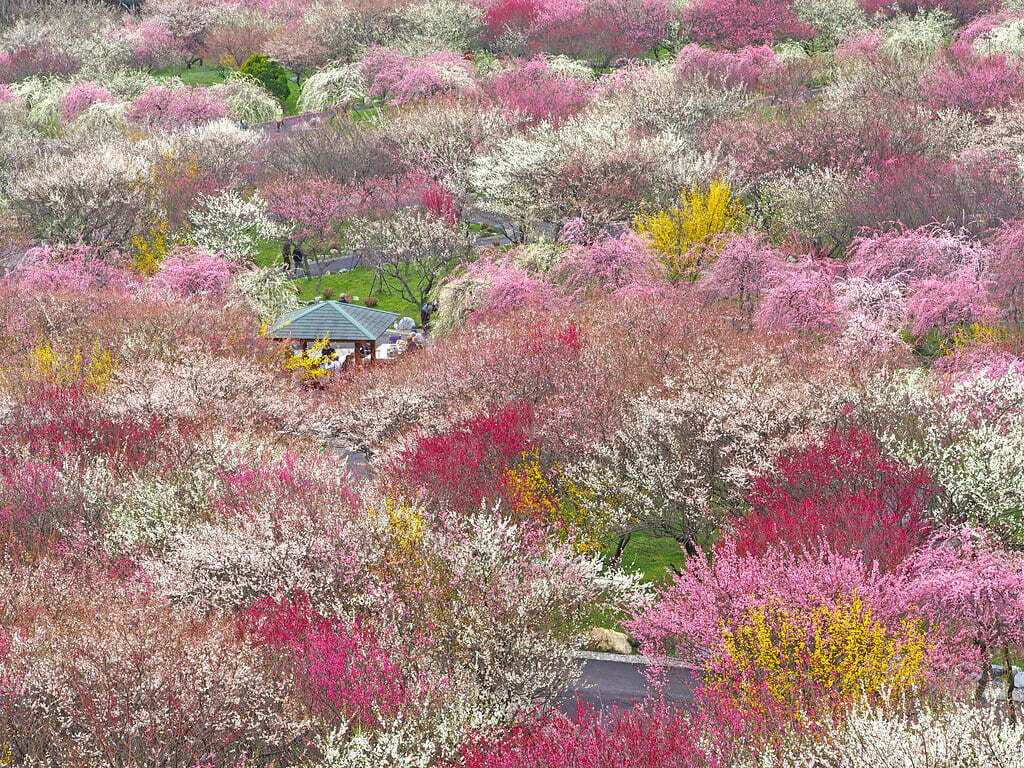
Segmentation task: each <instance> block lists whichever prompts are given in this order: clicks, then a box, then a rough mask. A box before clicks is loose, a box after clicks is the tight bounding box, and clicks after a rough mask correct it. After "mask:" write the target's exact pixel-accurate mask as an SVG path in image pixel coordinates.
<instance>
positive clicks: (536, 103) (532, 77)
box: [485, 59, 592, 126]
mask: <svg viewBox="0 0 1024 768" xmlns="http://www.w3.org/2000/svg"><path fill="white" fill-rule="evenodd" d="M485 90H486V92H487V93H488V94H489V95H490V96H491V98H492V99H494V101H496V102H497V103H499V104H501V105H503V106H504V107H505V108H506V109H511V110H514V111H515V112H517V113H519V114H521V115H522V116H523V117H524V118H525V119H526V121H527V122H528V123H537V122H540V121H541V120H547V121H548V122H550V123H551V124H552V125H554V126H558V125H559V124H561V123H563V122H564V121H566V120H567V119H569V118H570V117H572V116H573V115H576V114H578V113H579V112H581V111H582V110H583V108H584V107H586V105H587V102H588V101H589V99H590V92H591V90H592V88H591V86H590V84H589V83H587V82H585V81H581V80H577V79H576V78H573V77H568V76H567V75H563V74H559V73H557V72H555V70H553V69H552V68H551V65H550V64H548V63H547V61H546V60H544V59H534V60H532V61H529V62H526V63H525V64H521V65H519V66H513V67H512V68H510V69H506V70H504V71H502V72H499V73H498V74H496V75H495V76H494V77H493V78H492V79H491V81H490V82H489V83H488V84H487V86H486V88H485Z"/></svg>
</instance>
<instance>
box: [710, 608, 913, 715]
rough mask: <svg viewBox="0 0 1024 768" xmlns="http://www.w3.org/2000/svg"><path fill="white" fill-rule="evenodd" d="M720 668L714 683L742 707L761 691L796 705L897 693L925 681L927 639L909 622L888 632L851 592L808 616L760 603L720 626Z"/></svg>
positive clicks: (758, 703)
mask: <svg viewBox="0 0 1024 768" xmlns="http://www.w3.org/2000/svg"><path fill="white" fill-rule="evenodd" d="M724 641H725V658H724V660H723V663H722V664H721V665H720V666H719V669H721V670H724V671H722V672H720V673H718V675H717V676H716V677H715V678H714V680H713V682H714V683H715V684H716V685H717V686H718V687H719V688H721V689H723V690H728V691H731V692H732V693H733V695H735V696H736V697H737V698H738V699H739V703H740V704H741V705H743V706H745V707H751V708H753V709H755V710H760V709H761V708H762V707H764V706H765V704H766V703H771V702H765V701H764V697H765V696H766V695H767V696H768V697H770V698H771V699H773V700H774V703H777V704H781V705H790V706H794V707H796V708H797V709H799V704H800V702H801V701H805V700H806V699H807V697H809V696H813V697H816V698H819V697H829V696H830V697H833V699H838V700H840V701H853V700H854V699H855V698H860V697H863V698H866V699H867V700H868V701H872V702H879V701H882V700H886V701H891V700H895V699H899V698H902V697H904V696H906V695H907V694H910V693H912V692H913V691H914V690H916V689H917V688H919V687H920V685H921V683H922V682H923V681H924V674H925V665H926V662H925V655H926V651H927V643H926V641H925V638H924V635H923V634H922V633H921V630H920V628H919V627H918V626H917V625H916V624H915V623H914V622H909V621H908V622H904V623H903V624H902V625H901V627H900V629H899V630H898V631H897V632H895V633H891V632H890V631H889V630H887V629H886V628H885V627H883V626H882V625H881V624H879V623H878V622H876V621H875V620H874V619H873V618H872V616H871V608H870V606H869V605H866V604H865V603H863V602H862V601H861V599H860V598H859V597H857V596H856V595H854V596H853V598H852V599H850V600H849V601H845V602H839V603H838V604H836V605H826V606H822V607H820V608H818V609H816V610H814V611H813V612H811V613H810V614H796V613H793V612H789V611H787V610H785V609H782V608H778V607H770V606H768V607H764V606H759V607H755V608H752V609H750V610H749V611H748V613H747V616H746V620H745V622H744V623H743V624H742V625H741V626H739V627H738V628H737V629H735V630H734V631H726V632H725V635H724Z"/></svg>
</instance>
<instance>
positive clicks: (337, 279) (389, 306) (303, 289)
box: [295, 267, 420, 322]
mask: <svg viewBox="0 0 1024 768" xmlns="http://www.w3.org/2000/svg"><path fill="white" fill-rule="evenodd" d="M295 284H296V285H297V286H299V289H300V292H299V299H300V300H301V301H309V300H310V299H312V298H314V297H315V296H316V278H315V277H313V278H309V279H305V278H303V279H301V280H296V281H295ZM372 285H373V270H372V269H370V268H369V267H356V268H355V269H353V270H351V271H349V272H341V273H339V274H336V275H324V277H323V280H322V281H321V283H320V290H321V292H323V289H324V288H330V289H331V290H333V291H334V295H333V296H332V297H331V298H333V299H337V298H338V297H339V296H340V295H341V294H343V293H344V294H347V295H348V297H349V301H351V302H352V303H353V304H362V303H363V299H364V298H365V297H367V296H369V295H371V293H370V289H371V286H372ZM372 295H374V296H376V298H377V309H383V310H386V311H388V312H398V313H399V314H402V315H409V316H410V317H412V318H413V319H414V320H416V322H419V317H420V315H419V305H418V304H412V303H411V302H408V301H406V300H405V299H403V298H401V297H399V296H393V295H389V294H385V293H380V292H377V293H375V294H372ZM356 296H358V297H359V300H358V301H356V300H355V297H356Z"/></svg>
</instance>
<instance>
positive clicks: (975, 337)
mask: <svg viewBox="0 0 1024 768" xmlns="http://www.w3.org/2000/svg"><path fill="white" fill-rule="evenodd" d="M1008 337H1009V333H1008V332H1007V330H1006V329H1005V328H996V327H993V326H990V325H986V324H985V323H971V324H970V325H967V326H960V327H958V328H957V329H956V331H955V332H954V333H953V334H952V335H951V336H949V337H948V338H946V339H944V340H943V342H942V352H943V353H944V354H947V355H948V354H951V353H953V352H966V351H967V350H969V349H971V348H973V347H978V346H983V345H986V344H995V343H997V342H1000V341H1005V340H1006V339H1007V338H1008Z"/></svg>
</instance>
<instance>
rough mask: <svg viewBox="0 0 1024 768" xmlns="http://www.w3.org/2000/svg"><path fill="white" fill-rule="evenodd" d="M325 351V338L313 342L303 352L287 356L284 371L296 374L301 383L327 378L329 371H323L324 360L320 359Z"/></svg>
mask: <svg viewBox="0 0 1024 768" xmlns="http://www.w3.org/2000/svg"><path fill="white" fill-rule="evenodd" d="M325 349H327V337H326V336H325V337H324V338H322V339H318V340H317V341H315V342H313V345H312V346H311V347H309V348H308V349H307V350H306V351H305V352H302V353H301V354H298V355H292V354H289V356H288V357H286V358H285V361H284V367H285V370H286V371H288V372H290V373H298V374H299V375H300V377H301V378H302V380H303V381H318V380H320V379H322V378H324V377H325V376H327V375H328V374H329V373H330V371H327V370H324V360H323V358H322V357H321V354H322V353H323V351H324V350H325Z"/></svg>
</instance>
